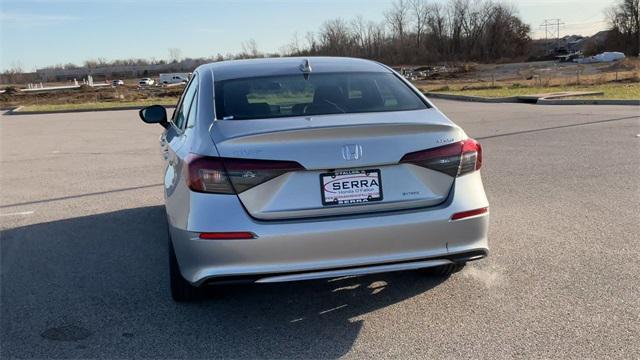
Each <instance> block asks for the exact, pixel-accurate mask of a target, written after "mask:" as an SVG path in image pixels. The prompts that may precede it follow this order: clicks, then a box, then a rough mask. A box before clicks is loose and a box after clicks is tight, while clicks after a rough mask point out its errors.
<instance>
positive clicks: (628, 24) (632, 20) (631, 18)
mask: <svg viewBox="0 0 640 360" xmlns="http://www.w3.org/2000/svg"><path fill="white" fill-rule="evenodd" d="M605 15H606V17H607V20H608V22H609V26H610V27H611V30H613V32H614V33H613V34H612V35H613V36H612V37H613V38H610V39H607V40H608V41H610V42H616V40H617V42H618V43H619V44H620V45H619V47H620V50H624V52H625V53H627V54H628V55H635V56H637V55H638V52H639V51H640V1H639V0H617V3H616V4H614V5H612V6H611V7H610V8H608V9H607V10H606V12H605ZM616 38H617V39H616ZM610 46H611V44H609V47H610Z"/></svg>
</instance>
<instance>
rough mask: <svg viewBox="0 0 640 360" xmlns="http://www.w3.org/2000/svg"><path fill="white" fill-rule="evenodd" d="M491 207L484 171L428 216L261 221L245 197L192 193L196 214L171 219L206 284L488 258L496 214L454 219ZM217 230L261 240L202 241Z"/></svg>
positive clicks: (189, 274) (462, 181)
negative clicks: (490, 225) (203, 235)
mask: <svg viewBox="0 0 640 360" xmlns="http://www.w3.org/2000/svg"><path fill="white" fill-rule="evenodd" d="M487 206H488V203H487V199H486V196H485V194H484V190H483V187H482V181H481V179H480V174H479V173H478V172H476V173H472V174H469V175H465V176H463V177H460V178H457V179H456V181H455V184H454V187H453V189H452V193H451V195H450V196H449V199H448V200H447V201H446V202H445V203H443V204H441V205H439V206H435V207H429V208H424V209H414V210H405V211H395V212H386V213H375V214H367V215H358V216H341V217H332V218H318V219H303V220H290V221H258V220H255V219H252V218H251V217H250V216H249V215H248V214H247V213H246V211H245V210H244V209H243V208H242V206H241V205H240V203H239V201H238V200H237V198H235V199H234V198H233V197H231V196H225V195H210V194H201V193H193V192H192V193H190V194H189V209H193V210H189V211H188V212H183V213H182V214H183V216H180V215H181V214H180V213H177V212H173V213H169V212H168V215H169V224H170V231H171V235H172V240H173V243H174V248H175V251H176V256H177V258H178V263H179V265H180V269H181V272H182V275H183V276H184V278H185V279H186V280H188V281H189V282H191V283H193V284H195V285H201V284H203V283H208V282H216V281H226V280H229V279H231V280H233V279H237V280H242V279H253V281H259V282H276V281H293V280H305V279H316V278H322V277H334V276H345V275H361V274H367V273H375V272H383V271H397V270H407V269H413V268H424V267H431V266H438V265H445V264H449V263H452V262H456V261H463V259H464V256H471V257H477V258H479V257H483V256H484V255H486V251H487V249H488V244H487V230H488V221H489V217H488V213H485V214H481V215H477V216H473V217H469V218H465V219H461V220H456V221H451V220H450V219H451V216H452V215H453V214H454V213H457V212H461V211H467V210H471V209H477V208H482V207H487ZM196 210H197V211H196ZM213 231H250V232H253V233H254V234H256V235H257V238H255V239H250V240H201V239H199V237H198V236H199V233H201V232H213ZM465 254H466V255H465ZM456 256H457V257H456ZM250 281H251V280H250Z"/></svg>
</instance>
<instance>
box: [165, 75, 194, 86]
mask: <svg viewBox="0 0 640 360" xmlns="http://www.w3.org/2000/svg"><path fill="white" fill-rule="evenodd" d="M189 78H191V73H168V74H160V84H178V83H183V82H188V81H189Z"/></svg>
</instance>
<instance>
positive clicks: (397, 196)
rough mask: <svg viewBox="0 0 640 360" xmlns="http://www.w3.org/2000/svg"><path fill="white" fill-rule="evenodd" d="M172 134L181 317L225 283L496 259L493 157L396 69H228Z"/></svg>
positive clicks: (175, 290)
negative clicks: (485, 156) (491, 235)
mask: <svg viewBox="0 0 640 360" xmlns="http://www.w3.org/2000/svg"><path fill="white" fill-rule="evenodd" d="M140 117H141V118H142V119H143V121H145V122H146V123H158V124H160V125H162V126H163V127H164V128H165V131H164V132H163V134H162V136H161V139H160V143H161V147H162V152H163V156H164V158H165V160H166V168H165V171H164V187H165V199H166V212H167V221H168V232H169V239H170V240H169V244H168V246H169V256H170V279H171V291H172V296H173V298H174V299H175V300H176V301H187V300H191V299H194V298H196V297H197V296H198V294H199V289H200V287H202V286H206V285H210V284H216V283H222V282H236V281H242V282H245V281H246V282H257V283H270V282H284V281H295V280H307V279H320V278H330V277H339V276H354V275H363V274H371V273H379V272H388V271H399V270H411V269H427V270H429V272H431V273H437V274H441V275H448V274H451V273H453V272H456V271H458V270H460V269H461V268H462V267H463V266H464V265H465V263H466V262H468V261H471V260H476V259H480V258H483V257H485V256H486V255H487V252H488V244H487V227H488V222H489V219H488V202H487V198H486V196H485V193H484V188H483V185H482V180H481V178H480V172H479V171H478V170H480V167H481V165H482V148H481V146H480V144H479V143H478V142H477V141H475V140H473V139H471V138H469V137H468V136H467V135H466V134H465V133H464V131H463V130H462V129H461V128H460V127H458V126H457V125H455V124H454V123H453V122H451V121H450V120H449V119H447V117H445V116H444V115H443V114H442V113H441V112H440V111H439V110H438V109H437V108H436V107H435V106H434V105H433V104H432V103H430V102H429V100H427V99H426V98H425V97H424V96H423V95H422V94H421V93H420V92H419V91H418V90H417V89H416V88H414V87H413V86H412V85H411V84H410V83H409V82H407V81H406V80H405V79H403V78H402V77H401V76H400V75H398V74H397V73H396V72H394V71H393V70H391V69H390V68H389V67H387V66H385V65H382V64H379V63H377V62H373V61H368V60H361V59H350V58H325V57H317V58H315V57H309V58H279V59H257V60H240V61H223V62H217V63H213V64H207V65H202V66H200V67H199V68H198V69H196V70H195V72H194V73H193V77H192V78H191V80H190V81H189V84H188V85H187V86H186V88H185V90H184V93H183V94H182V96H181V98H180V100H179V102H178V105H177V108H176V110H175V111H174V113H173V116H172V117H171V119H168V117H167V113H166V110H165V109H164V108H163V107H161V106H157V105H154V106H150V107H147V108H144V109H142V110H141V111H140Z"/></svg>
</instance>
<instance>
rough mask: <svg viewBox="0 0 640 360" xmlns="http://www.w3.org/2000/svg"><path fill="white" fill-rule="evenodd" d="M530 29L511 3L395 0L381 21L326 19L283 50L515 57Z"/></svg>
mask: <svg viewBox="0 0 640 360" xmlns="http://www.w3.org/2000/svg"><path fill="white" fill-rule="evenodd" d="M529 33H530V27H529V25H527V24H525V23H523V22H522V20H521V19H520V17H519V16H518V14H517V10H516V9H515V8H514V7H512V6H509V5H506V4H504V3H501V2H496V1H493V0H473V1H472V0H450V1H449V2H447V3H440V2H435V1H431V0H396V1H394V2H393V3H392V5H391V8H390V9H388V10H387V11H386V12H385V14H384V20H383V21H381V22H374V21H366V20H365V19H364V18H362V17H357V18H355V19H353V20H350V21H347V20H344V19H341V18H336V19H332V20H328V21H326V22H325V23H324V24H323V25H322V26H321V27H320V29H319V30H318V31H317V32H315V33H314V32H310V33H307V34H306V35H305V37H304V40H300V39H299V37H298V36H295V37H294V39H293V40H292V42H291V43H290V44H289V45H288V47H287V49H285V50H286V51H285V52H286V54H287V55H298V56H312V55H328V56H354V57H364V58H370V59H375V60H378V61H381V62H384V63H387V64H424V63H433V62H442V61H481V62H488V61H500V60H514V59H521V58H526V56H527V52H528V47H529V43H530V41H531V38H530V36H529Z"/></svg>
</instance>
